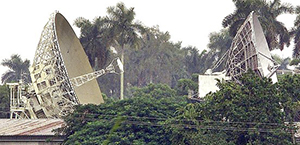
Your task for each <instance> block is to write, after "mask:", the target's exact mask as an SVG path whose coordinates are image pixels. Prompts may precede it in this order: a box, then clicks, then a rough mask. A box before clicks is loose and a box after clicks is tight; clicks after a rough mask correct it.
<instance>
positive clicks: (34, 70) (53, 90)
mask: <svg viewBox="0 0 300 145" xmlns="http://www.w3.org/2000/svg"><path fill="white" fill-rule="evenodd" d="M56 14H57V12H55V13H53V14H52V15H51V17H50V19H49V21H48V23H47V24H46V25H45V27H44V30H43V32H42V34H41V37H40V41H39V43H38V47H37V50H36V54H35V57H34V60H33V64H32V66H31V68H30V73H31V78H32V85H33V87H34V88H35V93H36V95H37V97H36V99H35V100H34V103H35V104H38V105H34V106H35V112H36V113H37V116H38V117H43V115H45V116H46V117H58V116H64V115H66V114H67V113H69V112H70V111H72V107H73V106H74V105H76V104H78V103H79V101H78V99H77V97H76V94H75V91H74V88H73V87H72V85H71V83H70V80H69V76H68V73H67V70H66V68H65V65H64V61H63V58H62V54H61V51H60V48H59V44H58V39H57V35H56V31H55V23H54V22H55V15H56ZM39 112H41V113H40V114H39ZM39 115H40V116H39Z"/></svg>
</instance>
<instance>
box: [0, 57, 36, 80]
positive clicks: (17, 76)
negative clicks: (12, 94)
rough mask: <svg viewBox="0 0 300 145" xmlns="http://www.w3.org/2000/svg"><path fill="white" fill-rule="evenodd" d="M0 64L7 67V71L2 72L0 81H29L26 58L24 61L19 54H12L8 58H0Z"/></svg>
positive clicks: (28, 63) (28, 62)
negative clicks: (0, 60) (0, 59)
mask: <svg viewBox="0 0 300 145" xmlns="http://www.w3.org/2000/svg"><path fill="white" fill-rule="evenodd" d="M1 65H3V66H6V67H8V68H9V70H8V71H7V72H5V73H4V74H2V77H1V81H2V83H9V82H19V81H20V80H21V79H22V80H23V82H25V83H30V82H31V78H30V73H29V69H28V68H29V66H30V61H29V60H27V59H26V60H25V61H23V60H22V59H21V57H20V55H18V54H14V55H12V56H11V57H10V59H4V60H2V62H1Z"/></svg>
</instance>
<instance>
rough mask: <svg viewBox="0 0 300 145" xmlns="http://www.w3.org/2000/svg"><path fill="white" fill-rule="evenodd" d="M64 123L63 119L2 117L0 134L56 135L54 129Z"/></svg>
mask: <svg viewBox="0 0 300 145" xmlns="http://www.w3.org/2000/svg"><path fill="white" fill-rule="evenodd" d="M63 125H64V121H63V119H0V136H3V135H5V136H8V135H55V133H54V132H52V130H53V129H57V128H60V127H62V126H63Z"/></svg>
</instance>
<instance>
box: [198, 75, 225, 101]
mask: <svg viewBox="0 0 300 145" xmlns="http://www.w3.org/2000/svg"><path fill="white" fill-rule="evenodd" d="M217 79H218V80H221V81H222V80H228V79H229V78H228V77H226V76H225V73H220V74H205V75H199V76H198V90H199V91H198V93H199V94H198V97H199V98H204V96H205V95H206V94H208V93H209V92H215V91H217V90H219V88H218V87H217V85H216V84H217Z"/></svg>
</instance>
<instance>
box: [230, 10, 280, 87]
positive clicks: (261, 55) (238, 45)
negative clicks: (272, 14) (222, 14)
mask: <svg viewBox="0 0 300 145" xmlns="http://www.w3.org/2000/svg"><path fill="white" fill-rule="evenodd" d="M227 58H228V59H227V62H226V68H227V71H226V75H227V76H230V77H231V79H232V80H234V81H238V79H239V77H240V76H241V75H242V74H244V73H245V72H246V71H247V70H248V69H252V70H253V71H254V72H255V73H256V74H257V75H259V76H260V77H270V78H271V79H272V81H273V83H275V82H277V76H276V73H275V72H276V70H277V68H278V66H276V65H275V64H274V61H273V60H272V58H271V53H270V50H269V47H268V44H267V41H266V38H265V36H264V33H263V30H262V27H261V25H260V23H259V20H258V18H257V16H256V15H255V13H254V12H251V14H250V15H249V16H248V18H247V19H246V21H245V22H244V24H243V25H242V26H241V27H240V29H239V30H238V32H237V34H236V36H235V37H234V39H233V42H232V44H231V48H230V50H229V53H228V57H227Z"/></svg>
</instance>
